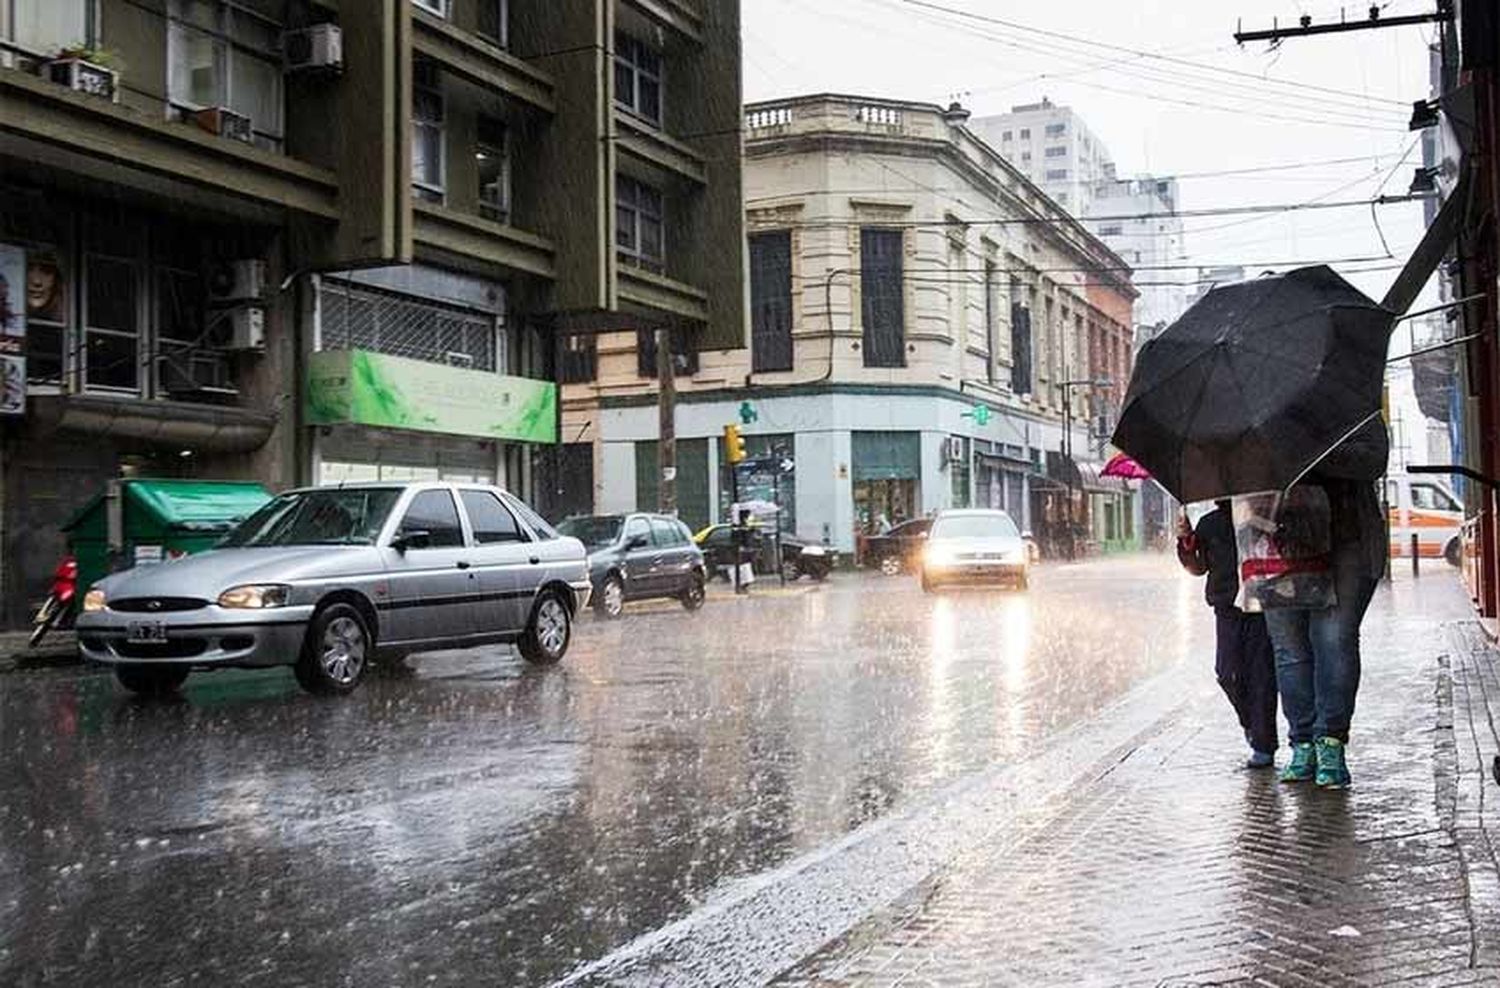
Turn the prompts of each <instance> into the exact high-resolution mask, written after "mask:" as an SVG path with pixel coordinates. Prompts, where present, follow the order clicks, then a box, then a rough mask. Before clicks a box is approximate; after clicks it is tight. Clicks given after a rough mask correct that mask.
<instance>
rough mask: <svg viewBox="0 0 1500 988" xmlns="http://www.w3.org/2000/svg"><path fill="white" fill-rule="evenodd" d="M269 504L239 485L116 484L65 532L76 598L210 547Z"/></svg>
mask: <svg viewBox="0 0 1500 988" xmlns="http://www.w3.org/2000/svg"><path fill="white" fill-rule="evenodd" d="M270 499H271V493H270V492H269V491H267V490H266V489H265V488H264V487H262V486H261V485H260V484H255V483H249V482H246V481H238V480H144V479H140V480H137V479H131V480H118V481H114V482H112V483H111V484H110V485H109V487H108V488H107V489H106V490H104V491H103V492H101V493H100V494H99V495H98V496H97V497H95V498H94V499H93V500H91V501H90V502H89V503H88V504H86V505H84V507H83V509H82V510H81V511H79V512H78V513H77V514H76V515H74V516H73V517H72V519H70V520H69V521H68V523H67V524H65V525H64V526H63V531H64V532H66V533H67V535H68V544H69V547H70V548H71V550H72V553H73V557H74V558H75V559H77V560H78V586H79V589H80V593H81V592H82V591H83V590H84V589H87V588H88V587H90V586H92V585H93V584H94V583H95V582H96V581H98V580H100V579H102V578H103V577H105V576H107V575H108V574H109V573H112V572H114V571H116V570H120V569H128V568H129V567H131V566H145V565H150V564H152V563H160V562H164V561H166V560H168V559H173V558H176V557H177V556H184V555H192V554H193V553H195V552H202V551H203V550H205V549H208V548H211V547H212V546H213V545H214V544H215V543H217V542H218V541H219V540H220V539H221V538H223V537H224V533H225V532H227V531H229V529H231V528H233V527H234V526H235V525H236V524H237V523H239V522H240V521H242V520H243V519H244V518H246V517H247V516H249V515H250V514H251V513H253V512H254V511H255V510H256V509H258V508H259V507H260V506H261V505H263V504H265V503H266V502H267V501H269V500H270Z"/></svg>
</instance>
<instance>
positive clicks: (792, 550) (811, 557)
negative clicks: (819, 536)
mask: <svg viewBox="0 0 1500 988" xmlns="http://www.w3.org/2000/svg"><path fill="white" fill-rule="evenodd" d="M781 556H782V563H781V570H782V573H783V574H784V575H785V576H786V579H787V582H788V583H792V582H795V581H796V580H798V579H800V578H801V577H802V576H803V575H806V576H809V577H811V578H812V579H813V582H815V583H822V582H823V581H824V580H826V579H828V574H829V572H830V571H832V569H833V567H834V563H835V557H834V555H833V554H832V553H831V552H830V550H829V549H828V548H827V547H826V546H822V545H819V544H818V543H816V542H809V543H806V544H803V543H798V542H792V541H784V542H783V543H782V547H781Z"/></svg>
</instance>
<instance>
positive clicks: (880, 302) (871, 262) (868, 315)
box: [859, 227, 906, 367]
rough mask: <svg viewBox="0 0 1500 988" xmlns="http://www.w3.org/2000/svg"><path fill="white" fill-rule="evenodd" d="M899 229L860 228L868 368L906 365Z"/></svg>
mask: <svg viewBox="0 0 1500 988" xmlns="http://www.w3.org/2000/svg"><path fill="white" fill-rule="evenodd" d="M902 243H903V237H902V234H901V231H900V230H883V229H879V228H875V227H866V228H865V229H862V230H860V231H859V253H860V261H859V266H860V295H861V300H860V308H861V315H862V317H863V323H864V347H863V349H864V355H865V366H866V367H905V366H906V325H905V324H906V311H905V300H904V298H903V297H902Z"/></svg>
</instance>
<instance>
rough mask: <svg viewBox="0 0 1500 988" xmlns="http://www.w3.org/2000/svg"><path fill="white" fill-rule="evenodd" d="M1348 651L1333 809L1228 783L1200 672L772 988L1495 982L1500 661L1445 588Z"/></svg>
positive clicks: (1417, 589) (1405, 597) (1223, 709)
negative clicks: (1357, 686)
mask: <svg viewBox="0 0 1500 988" xmlns="http://www.w3.org/2000/svg"><path fill="white" fill-rule="evenodd" d="M1143 619H1149V616H1143ZM1364 640H1365V660H1364V676H1363V684H1362V688H1361V691H1360V697H1359V700H1360V702H1359V710H1358V713H1357V715H1356V717H1355V733H1354V735H1353V737H1352V738H1351V744H1350V748H1349V758H1350V767H1351V769H1352V771H1353V773H1354V777H1355V787H1354V788H1353V789H1352V790H1350V791H1348V792H1344V793H1339V792H1324V791H1319V790H1316V789H1313V788H1310V787H1307V786H1286V785H1282V784H1279V783H1278V782H1276V781H1275V778H1274V776H1273V775H1271V774H1270V773H1255V772H1250V771H1247V770H1243V769H1240V768H1238V767H1237V762H1238V761H1239V760H1240V758H1241V756H1242V754H1243V747H1244V744H1243V741H1242V740H1241V738H1240V736H1239V730H1238V727H1237V725H1236V724H1234V723H1233V718H1232V715H1231V713H1230V711H1229V708H1228V705H1227V704H1226V703H1225V702H1224V700H1223V699H1222V697H1221V696H1219V695H1217V692H1216V690H1215V689H1214V688H1213V686H1212V682H1211V678H1210V677H1201V681H1200V682H1199V683H1198V685H1196V686H1194V687H1193V689H1194V690H1196V693H1197V695H1196V696H1195V697H1194V698H1193V702H1191V703H1189V704H1187V705H1185V706H1182V707H1178V708H1177V712H1175V713H1173V714H1171V715H1169V717H1168V718H1167V719H1166V722H1165V723H1164V724H1163V725H1162V729H1161V730H1159V731H1157V732H1155V733H1153V734H1150V735H1148V736H1146V737H1145V738H1144V739H1143V740H1142V741H1141V742H1140V743H1139V744H1138V745H1136V746H1135V747H1133V748H1128V749H1127V750H1126V752H1125V754H1124V755H1123V757H1120V758H1118V760H1117V761H1113V762H1112V763H1111V764H1108V765H1106V766H1104V767H1103V768H1102V769H1100V770H1098V771H1096V772H1095V773H1094V774H1093V776H1092V778H1089V779H1086V780H1085V781H1083V782H1081V783H1080V784H1079V785H1078V786H1077V787H1076V788H1075V789H1074V790H1073V791H1072V793H1071V794H1070V795H1069V796H1068V798H1066V799H1064V800H1062V801H1060V802H1059V803H1058V804H1057V808H1056V810H1055V812H1052V813H1050V814H1048V815H1046V816H1045V817H1044V818H1043V819H1042V820H1040V821H1039V822H1037V823H1035V824H1033V825H1029V826H1026V827H1024V828H1015V829H1014V830H1013V831H1011V832H1006V833H1004V834H1000V835H996V837H995V838H993V839H991V840H989V841H987V842H985V843H984V844H983V845H981V846H979V847H977V848H976V849H974V850H973V851H972V852H970V853H968V854H965V855H961V856H959V857H958V858H956V859H954V860H951V861H949V862H947V864H946V865H945V866H944V867H942V868H940V869H939V871H938V873H937V874H935V875H934V876H933V877H932V878H930V879H929V880H928V881H927V882H924V883H923V884H922V885H921V886H920V888H918V889H917V890H915V891H913V892H911V893H909V894H908V895H907V896H905V897H904V898H903V899H901V900H898V901H897V902H895V903H894V904H893V905H892V906H890V907H889V908H887V909H885V910H883V911H882V912H880V913H879V914H877V915H876V916H875V917H874V918H872V919H870V920H867V921H866V922H864V923H861V924H859V925H858V926H856V927H855V928H854V929H853V930H852V931H850V932H848V933H847V934H845V935H844V936H842V937H840V938H839V939H837V940H835V941H833V942H832V943H830V944H828V945H826V946H825V947H823V948H822V949H821V950H819V951H818V952H816V953H815V954H813V955H812V956H811V957H809V958H808V959H806V960H804V961H803V962H802V963H800V964H798V965H797V966H796V967H795V968H793V969H792V970H790V971H787V972H785V973H784V974H783V975H782V976H781V977H780V978H779V979H778V982H777V983H779V984H783V985H798V986H800V985H831V986H846V985H847V986H855V985H858V986H896V985H901V986H935V985H942V986H945V988H946V986H951V985H1027V986H1037V985H1070V986H1071V985H1101V986H1102V985H1110V986H1114V985H1149V986H1161V988H1167V986H1171V988H1184V986H1190V985H1252V984H1253V985H1274V986H1309V988H1312V986H1318V988H1322V986H1329V988H1333V986H1345V985H1350V986H1353V985H1360V986H1364V985H1387V984H1392V985H1394V984H1401V985H1470V984H1473V985H1478V984H1500V949H1497V944H1500V939H1497V934H1500V895H1497V889H1500V885H1497V881H1496V874H1497V871H1496V846H1497V842H1500V785H1497V783H1496V780H1495V779H1494V778H1492V777H1491V772H1490V763H1491V760H1492V759H1493V758H1494V757H1495V755H1496V753H1497V751H1500V734H1497V731H1496V726H1495V725H1496V723H1497V722H1500V672H1497V662H1500V659H1497V653H1496V652H1495V651H1494V650H1493V649H1492V648H1491V647H1490V645H1489V643H1488V642H1487V641H1486V640H1485V639H1484V638H1483V636H1482V634H1481V633H1480V632H1479V630H1478V627H1477V624H1476V623H1475V622H1474V621H1473V620H1472V617H1471V612H1470V611H1469V608H1468V602H1467V600H1466V599H1465V598H1464V595H1463V592H1462V590H1461V589H1460V588H1459V587H1458V585H1457V581H1456V579H1455V578H1454V577H1453V575H1452V574H1451V573H1450V572H1446V571H1444V572H1437V571H1430V573H1429V575H1427V576H1424V577H1422V578H1421V579H1416V580H1414V579H1412V578H1410V577H1406V578H1403V579H1398V581H1397V582H1396V583H1395V584H1394V585H1393V586H1390V587H1387V588H1384V589H1382V590H1381V592H1380V594H1379V596H1378V597H1377V598H1376V601H1375V604H1374V606H1373V607H1372V609H1371V612H1370V615H1369V617H1368V618H1367V620H1366V623H1365V633H1364ZM1203 661H1204V662H1205V663H1211V661H1212V658H1211V656H1204V658H1203ZM1285 758H1286V752H1285V750H1283V751H1282V752H1281V753H1279V757H1278V760H1279V762H1284V761H1285Z"/></svg>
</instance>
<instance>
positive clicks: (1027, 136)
mask: <svg viewBox="0 0 1500 988" xmlns="http://www.w3.org/2000/svg"><path fill="white" fill-rule="evenodd" d="M1021 140H1023V141H1029V140H1031V128H1030V127H1022V128H1021Z"/></svg>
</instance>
